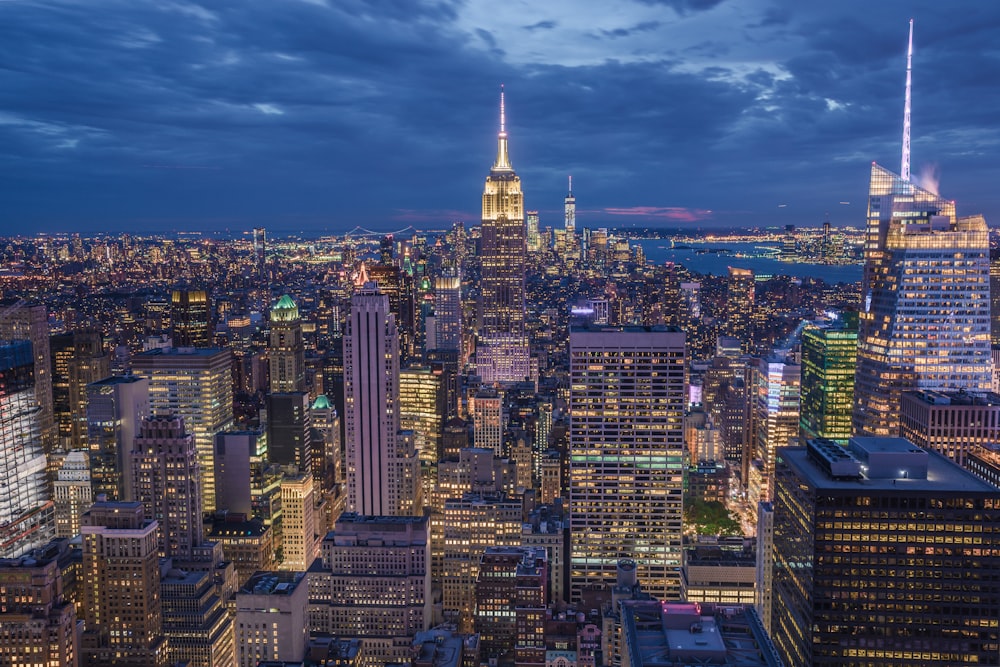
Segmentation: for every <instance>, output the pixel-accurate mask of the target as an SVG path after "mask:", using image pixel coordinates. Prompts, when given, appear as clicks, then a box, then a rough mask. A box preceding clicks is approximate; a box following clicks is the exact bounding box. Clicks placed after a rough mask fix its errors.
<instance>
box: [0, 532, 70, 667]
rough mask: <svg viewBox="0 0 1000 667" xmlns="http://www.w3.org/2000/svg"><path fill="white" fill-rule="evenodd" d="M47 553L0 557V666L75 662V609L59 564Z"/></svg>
mask: <svg viewBox="0 0 1000 667" xmlns="http://www.w3.org/2000/svg"><path fill="white" fill-rule="evenodd" d="M47 551H48V550H46V553H45V555H42V553H41V552H35V553H32V554H31V555H30V556H29V555H25V556H22V557H21V558H18V559H15V560H0V664H4V665H12V666H13V665H19V666H20V665H23V666H24V667H48V666H50V665H51V666H52V667H55V666H56V665H59V666H62V665H67V666H74V667H75V666H76V665H78V664H79V662H78V661H79V656H80V642H79V639H78V634H77V627H76V624H77V619H76V609H75V607H74V606H73V603H72V601H70V600H69V599H67V597H66V594H65V589H64V585H63V577H62V572H61V570H60V567H59V562H58V560H57V559H56V558H55V557H54V556H52V555H49V554H48V553H47Z"/></svg>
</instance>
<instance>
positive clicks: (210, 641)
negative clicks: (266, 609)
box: [160, 568, 236, 667]
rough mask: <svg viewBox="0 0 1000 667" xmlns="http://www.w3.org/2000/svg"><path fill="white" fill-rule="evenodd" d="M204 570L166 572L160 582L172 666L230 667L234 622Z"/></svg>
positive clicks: (213, 582) (233, 653) (165, 632)
mask: <svg viewBox="0 0 1000 667" xmlns="http://www.w3.org/2000/svg"><path fill="white" fill-rule="evenodd" d="M213 575H214V573H213V572H211V571H207V570H185V569H180V568H177V569H169V570H167V571H166V573H165V574H164V575H163V577H162V579H161V580H160V594H161V597H162V598H163V634H164V636H165V637H166V638H167V646H168V652H169V656H170V664H171V665H186V666H187V667H232V666H233V665H234V661H235V660H236V655H235V653H236V648H235V646H234V645H233V621H232V618H231V617H230V614H229V610H228V609H227V607H226V601H225V600H223V599H222V597H221V596H220V594H219V591H218V590H217V587H216V585H215V580H214V577H213Z"/></svg>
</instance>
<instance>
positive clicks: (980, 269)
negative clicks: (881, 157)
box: [854, 164, 992, 435]
mask: <svg viewBox="0 0 1000 667" xmlns="http://www.w3.org/2000/svg"><path fill="white" fill-rule="evenodd" d="M988 236H989V233H988V230H987V227H986V223H985V221H984V220H983V218H982V216H974V217H970V218H956V216H955V204H954V202H951V201H946V200H944V199H942V198H940V197H939V196H938V195H936V194H934V193H932V192H929V191H927V190H924V189H922V188H919V187H917V186H916V185H913V184H912V183H910V182H908V181H906V180H904V179H902V178H900V177H899V176H896V175H895V174H892V173H891V172H889V171H888V170H886V169H884V168H883V167H880V166H879V165H877V164H872V172H871V187H870V191H869V206H868V234H867V237H866V242H865V272H864V280H863V285H862V294H863V297H864V303H863V306H862V312H861V314H860V318H861V323H860V331H859V334H858V364H857V376H856V384H855V396H854V427H855V429H856V431H857V432H858V433H863V434H870V435H890V434H895V433H896V432H897V429H898V428H899V408H900V392H902V391H906V390H908V389H927V390H933V391H957V390H963V389H964V390H966V391H970V392H983V391H988V390H989V389H990V388H991V385H992V374H991V368H992V367H991V363H992V361H991V357H990V331H989V308H990V304H989V239H988Z"/></svg>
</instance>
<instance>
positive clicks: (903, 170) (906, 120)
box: [899, 19, 913, 181]
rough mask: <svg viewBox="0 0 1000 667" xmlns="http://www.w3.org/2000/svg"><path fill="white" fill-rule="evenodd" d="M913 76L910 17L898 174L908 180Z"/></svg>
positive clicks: (911, 24)
mask: <svg viewBox="0 0 1000 667" xmlns="http://www.w3.org/2000/svg"><path fill="white" fill-rule="evenodd" d="M912 77H913V19H910V42H909V45H908V46H907V48H906V98H905V101H904V102H903V162H902V165H901V166H900V168H899V175H900V177H901V178H902V179H903V180H904V181H909V180H910V84H911V83H912Z"/></svg>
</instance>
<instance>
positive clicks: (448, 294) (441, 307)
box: [434, 268, 462, 354]
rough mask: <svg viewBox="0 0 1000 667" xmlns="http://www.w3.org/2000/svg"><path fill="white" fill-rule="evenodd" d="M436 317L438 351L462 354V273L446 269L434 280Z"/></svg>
mask: <svg viewBox="0 0 1000 667" xmlns="http://www.w3.org/2000/svg"><path fill="white" fill-rule="evenodd" d="M434 315H435V317H436V318H437V335H436V339H437V340H436V343H435V348H434V349H437V350H454V351H455V352H458V353H459V354H461V353H462V273H461V269H458V268H453V269H444V270H443V271H442V272H441V275H440V276H438V277H437V278H435V279H434Z"/></svg>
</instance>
